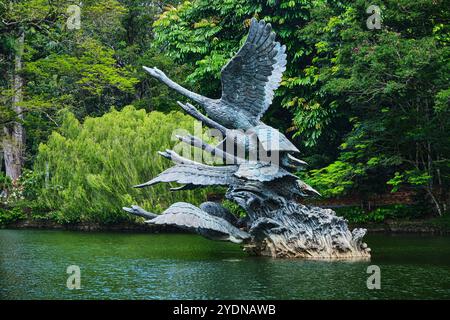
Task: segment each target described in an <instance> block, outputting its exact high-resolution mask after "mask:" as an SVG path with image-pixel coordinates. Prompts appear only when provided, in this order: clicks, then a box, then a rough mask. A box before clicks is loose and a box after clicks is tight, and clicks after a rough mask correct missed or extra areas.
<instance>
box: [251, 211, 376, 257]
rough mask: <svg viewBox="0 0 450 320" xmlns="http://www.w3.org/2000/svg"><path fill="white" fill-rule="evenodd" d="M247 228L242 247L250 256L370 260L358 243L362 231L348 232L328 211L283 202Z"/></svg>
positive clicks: (339, 218) (360, 243)
mask: <svg viewBox="0 0 450 320" xmlns="http://www.w3.org/2000/svg"><path fill="white" fill-rule="evenodd" d="M265 214H266V217H263V218H259V219H257V220H256V221H254V222H253V223H252V225H251V228H250V231H249V233H250V234H251V235H252V239H251V241H249V242H247V243H246V244H244V250H245V251H246V252H248V253H250V254H254V255H260V256H270V257H274V258H307V259H332V260H355V259H358V260H359V259H364V260H367V259H370V248H368V247H367V244H366V243H364V242H362V238H363V237H364V235H365V233H366V230H365V229H354V230H353V232H350V231H349V229H348V226H347V221H346V220H345V219H343V218H341V217H338V216H336V215H335V213H334V211H332V210H330V209H322V208H318V207H308V206H304V205H301V204H298V203H286V204H285V205H284V206H283V207H282V208H278V209H277V210H274V211H271V212H267V211H266V212H265Z"/></svg>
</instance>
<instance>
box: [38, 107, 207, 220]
mask: <svg viewBox="0 0 450 320" xmlns="http://www.w3.org/2000/svg"><path fill="white" fill-rule="evenodd" d="M180 128H181V129H185V130H187V131H189V132H191V133H192V131H193V128H194V120H193V119H192V118H190V117H188V116H186V115H184V114H182V113H180V112H172V113H169V114H163V113H160V112H150V113H147V112H146V111H145V110H136V109H135V108H134V107H132V106H128V107H125V108H124V109H123V110H122V111H116V110H112V111H111V112H109V113H107V114H105V115H104V116H102V117H99V118H86V120H85V121H84V123H83V124H80V123H79V122H78V121H77V120H76V118H75V117H74V116H73V115H72V114H70V113H68V114H67V115H66V116H65V120H64V122H63V124H62V126H61V128H60V130H59V131H58V132H53V133H52V135H51V136H50V138H49V140H48V142H47V143H46V144H41V145H40V146H39V154H38V156H37V159H36V163H35V167H34V168H35V172H36V174H37V175H40V176H41V177H42V178H41V190H40V201H42V202H43V203H44V204H45V205H46V206H47V207H48V208H49V209H51V210H53V211H56V213H55V215H56V217H57V220H58V221H59V222H63V223H64V222H66V223H69V222H71V223H72V222H80V221H90V222H103V223H112V222H117V221H121V220H124V219H129V215H128V214H127V213H125V212H124V211H123V210H122V207H123V206H129V205H131V204H139V205H141V206H142V207H144V208H146V209H147V210H150V211H153V212H160V211H162V210H163V209H165V208H166V207H167V206H169V205H170V204H172V203H174V202H177V201H188V202H192V203H194V204H198V203H200V202H202V201H204V200H205V199H206V192H207V190H195V191H178V192H170V191H169V186H168V185H157V186H153V187H149V188H144V189H135V188H133V187H132V186H133V185H136V184H139V183H142V182H145V181H148V180H150V179H151V178H153V177H155V176H156V175H158V174H159V173H160V172H161V171H163V170H165V169H166V168H168V167H169V166H171V165H172V163H171V161H169V160H167V159H164V158H162V157H161V156H159V155H158V154H157V151H159V150H165V149H167V148H172V147H173V146H174V145H175V143H176V141H175V140H176V139H174V137H173V133H174V131H175V130H177V129H180ZM178 133H180V132H178Z"/></svg>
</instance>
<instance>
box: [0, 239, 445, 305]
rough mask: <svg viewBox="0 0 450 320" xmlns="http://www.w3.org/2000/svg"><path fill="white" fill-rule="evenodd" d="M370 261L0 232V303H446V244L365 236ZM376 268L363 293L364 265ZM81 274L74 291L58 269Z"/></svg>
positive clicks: (189, 243)
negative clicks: (373, 284) (377, 284)
mask: <svg viewBox="0 0 450 320" xmlns="http://www.w3.org/2000/svg"><path fill="white" fill-rule="evenodd" d="M366 242H367V243H368V244H369V246H370V247H371V248H372V253H373V255H372V259H371V261H370V262H326V261H302V260H275V259H270V258H260V257H249V256H247V255H246V254H245V253H243V252H242V251H241V249H240V247H239V246H237V245H234V244H231V243H222V242H213V241H209V240H206V239H203V238H201V237H198V236H195V235H186V234H180V235H176V234H124V233H82V232H69V231H38V230H0V298H1V299H401V298H411V299H418V298H425V299H435V298H439V299H449V298H450V237H448V236H445V237H444V236H411V235H369V236H367V238H366ZM371 264H376V265H378V266H379V267H380V268H381V289H380V290H368V289H367V286H366V280H367V277H368V276H369V275H368V274H367V273H366V270H367V266H369V265H371ZM69 265H78V266H79V267H80V269H81V289H80V290H69V289H67V287H66V281H67V277H68V276H69V275H68V274H66V269H67V267H68V266H69Z"/></svg>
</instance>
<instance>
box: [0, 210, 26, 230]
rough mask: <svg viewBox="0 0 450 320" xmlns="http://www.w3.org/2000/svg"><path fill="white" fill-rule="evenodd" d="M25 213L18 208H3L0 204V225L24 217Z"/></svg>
mask: <svg viewBox="0 0 450 320" xmlns="http://www.w3.org/2000/svg"><path fill="white" fill-rule="evenodd" d="M24 218H25V214H24V213H23V211H22V210H21V209H20V208H13V209H5V208H2V207H1V206H0V226H2V225H7V224H10V223H13V222H16V221H18V220H21V219H24Z"/></svg>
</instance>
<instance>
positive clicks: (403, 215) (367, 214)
mask: <svg viewBox="0 0 450 320" xmlns="http://www.w3.org/2000/svg"><path fill="white" fill-rule="evenodd" d="M335 211H336V214H337V215H339V216H342V217H344V218H345V219H347V220H348V221H349V222H350V223H367V222H383V221H385V220H386V219H411V218H419V217H422V216H423V213H424V212H425V211H424V208H421V207H420V206H417V205H414V206H411V205H403V204H395V205H389V206H382V207H378V208H375V209H374V210H371V211H366V210H364V209H363V208H361V207H343V208H337V209H336V210H335Z"/></svg>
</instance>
